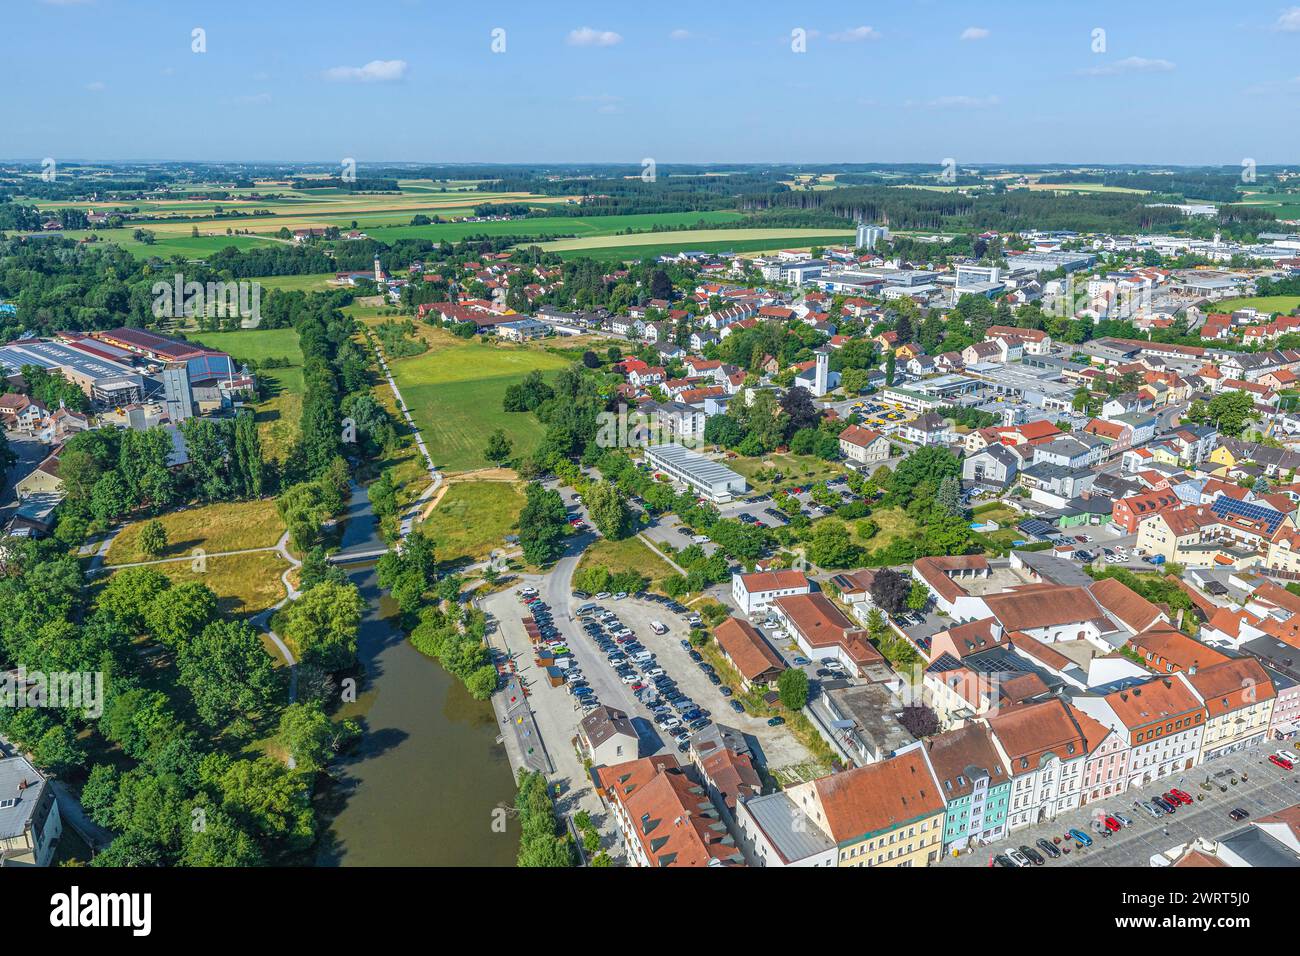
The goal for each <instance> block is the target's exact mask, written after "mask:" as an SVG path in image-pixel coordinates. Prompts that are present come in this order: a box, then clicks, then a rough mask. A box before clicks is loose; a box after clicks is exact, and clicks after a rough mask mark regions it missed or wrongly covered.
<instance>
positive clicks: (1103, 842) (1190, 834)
mask: <svg viewBox="0 0 1300 956" xmlns="http://www.w3.org/2000/svg"><path fill="white" fill-rule="evenodd" d="M1285 746H1286V745H1285V744H1281V743H1279V742H1277V741H1273V742H1271V743H1269V744H1267V745H1262V746H1257V747H1254V748H1252V749H1250V750H1248V751H1244V752H1243V753H1241V754H1232V755H1229V756H1226V757H1221V758H1219V759H1218V760H1213V761H1210V762H1209V763H1207V764H1202V765H1201V766H1199V767H1194V768H1193V769H1191V770H1188V771H1186V772H1184V773H1183V774H1181V775H1180V776H1177V777H1166V778H1165V779H1164V781H1163V784H1162V785H1161V784H1152V785H1151V786H1148V787H1144V788H1141V789H1139V790H1133V791H1128V792H1125V793H1121V794H1119V795H1118V796H1115V797H1112V798H1110V799H1104V800H1100V801H1098V802H1096V803H1090V804H1088V805H1086V806H1083V807H1080V808H1079V809H1078V810H1071V811H1069V812H1068V813H1065V814H1062V815H1061V816H1060V817H1058V818H1057V819H1056V820H1054V821H1051V822H1049V823H1044V824H1041V825H1039V826H1034V827H1029V828H1027V829H1024V830H1017V831H1016V832H1015V833H1013V834H1011V836H1010V837H1008V838H1006V839H1003V840H999V841H997V842H996V843H993V844H990V845H988V846H982V847H979V848H978V849H976V850H974V851H973V852H971V853H968V854H964V855H963V856H960V857H957V858H955V859H954V858H948V859H945V860H944V861H943V864H942V865H943V866H988V865H989V860H990V858H991V857H992V856H993V855H994V854H996V853H1003V852H1005V851H1006V850H1007V849H1010V848H1012V847H1018V846H1022V845H1026V844H1027V845H1029V846H1033V844H1034V842H1035V841H1036V840H1038V839H1039V838H1040V837H1045V838H1046V839H1048V840H1051V839H1052V838H1053V837H1058V836H1063V835H1064V834H1065V832H1066V831H1067V830H1069V829H1070V828H1071V827H1077V828H1078V829H1080V830H1082V831H1083V832H1085V833H1087V834H1088V835H1089V836H1091V837H1092V838H1093V846H1092V847H1091V848H1088V849H1085V850H1079V849H1074V850H1073V851H1072V852H1071V853H1070V855H1069V856H1064V857H1062V858H1061V859H1058V860H1050V861H1048V863H1047V866H1049V867H1050V866H1140V867H1145V866H1149V865H1150V859H1151V857H1152V855H1153V854H1156V853H1163V852H1165V851H1166V850H1168V849H1170V848H1171V847H1175V846H1181V845H1183V844H1186V843H1189V842H1191V840H1193V839H1194V838H1196V837H1206V838H1209V839H1219V838H1221V837H1223V836H1225V835H1227V834H1229V833H1233V832H1236V831H1237V830H1240V829H1241V828H1242V827H1244V826H1246V825H1248V824H1249V822H1250V821H1251V820H1254V819H1258V818H1259V817H1261V816H1264V815H1266V814H1269V813H1274V812H1276V811H1278V810H1281V809H1283V808H1284V807H1289V806H1293V805H1294V804H1296V803H1298V802H1300V776H1298V775H1297V774H1296V773H1295V772H1290V773H1288V772H1287V771H1285V770H1282V769H1280V768H1278V767H1275V766H1273V765H1272V764H1271V763H1269V762H1268V761H1267V759H1266V757H1267V755H1268V754H1270V753H1272V752H1273V751H1275V750H1278V749H1280V748H1283V747H1285ZM1224 770H1233V771H1238V772H1245V773H1246V774H1247V775H1248V777H1249V779H1248V780H1246V781H1240V782H1238V784H1237V785H1236V786H1232V785H1231V784H1229V785H1228V792H1227V793H1221V792H1220V791H1219V789H1218V787H1214V788H1213V789H1211V790H1209V791H1206V790H1203V789H1202V788H1201V786H1200V784H1201V782H1202V781H1203V780H1205V779H1206V777H1207V776H1212V775H1214V774H1217V773H1219V772H1221V771H1224ZM1170 787H1178V788H1179V789H1182V790H1185V791H1187V792H1188V793H1189V794H1191V795H1192V796H1193V797H1194V798H1203V799H1198V800H1197V802H1196V803H1195V804H1193V805H1192V806H1191V807H1180V808H1179V809H1178V811H1177V812H1176V813H1174V814H1173V815H1172V816H1164V817H1161V818H1160V820H1159V821H1156V820H1153V819H1152V818H1151V817H1150V816H1149V815H1148V814H1147V813H1146V812H1144V811H1142V810H1139V809H1138V808H1137V807H1135V806H1133V801H1134V800H1136V799H1139V798H1142V799H1149V798H1151V797H1154V796H1159V795H1160V794H1161V793H1164V792H1166V791H1168V790H1169V788H1170ZM1235 807H1240V808H1242V809H1243V810H1246V811H1247V812H1248V813H1249V814H1250V817H1249V818H1248V819H1246V820H1245V821H1243V822H1241V823H1236V822H1234V821H1233V820H1232V819H1231V818H1229V816H1228V811H1230V810H1232V809H1233V808H1235ZM1102 810H1104V811H1105V812H1107V813H1113V812H1115V811H1119V812H1120V813H1122V814H1124V815H1125V816H1126V817H1128V818H1129V819H1130V820H1131V821H1133V826H1131V827H1126V828H1125V829H1123V830H1121V831H1119V832H1118V833H1115V834H1112V835H1111V836H1109V837H1105V838H1103V837H1101V836H1099V835H1098V834H1096V833H1094V832H1093V831H1092V829H1091V823H1092V820H1093V817H1094V815H1095V814H1097V813H1098V812H1099V811H1102ZM1166 829H1167V830H1168V836H1166V835H1165V830H1166ZM1062 845H1064V844H1062Z"/></svg>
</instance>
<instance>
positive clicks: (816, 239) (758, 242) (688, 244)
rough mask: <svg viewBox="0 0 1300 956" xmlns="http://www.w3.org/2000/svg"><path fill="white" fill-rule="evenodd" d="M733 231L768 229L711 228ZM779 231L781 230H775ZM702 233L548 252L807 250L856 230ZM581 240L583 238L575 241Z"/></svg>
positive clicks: (594, 255)
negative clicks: (759, 235)
mask: <svg viewBox="0 0 1300 956" xmlns="http://www.w3.org/2000/svg"><path fill="white" fill-rule="evenodd" d="M720 231H721V232H724V233H733V234H734V235H737V236H740V235H744V234H745V233H747V232H748V233H753V232H766V231H769V230H761V229H736V230H716V229H715V230H708V232H709V233H710V234H715V233H718V232H720ZM775 231H777V232H780V230H775ZM665 235H678V236H681V237H682V238H680V239H678V240H676V241H672V242H668V241H665V239H664V236H665ZM698 235H700V232H694V233H686V232H682V233H675V234H674V233H667V234H665V233H656V234H655V236H654V239H655V242H653V243H636V244H632V243H625V244H623V245H610V246H604V247H598V246H586V247H575V248H570V249H554V250H548V251H554V252H558V253H559V255H560V256H561V257H563V258H565V259H582V258H587V259H606V260H610V261H619V260H627V259H644V258H654V257H656V256H671V255H676V254H677V253H679V252H686V251H697V252H749V253H761V252H774V251H776V250H778V249H807V248H810V247H812V246H833V245H839V244H842V243H844V242H845V241H846V240H850V239H852V236H853V233H851V232H846V233H837V234H833V235H827V234H825V233H813V234H811V235H806V236H792V235H790V234H789V233H786V232H782V233H781V235H780V236H779V237H778V238H774V239H736V240H731V241H719V240H700V239H696V238H691V236H698ZM610 238H618V239H629V238H636V237H624V236H619V237H610ZM572 241H575V242H576V241H581V240H572Z"/></svg>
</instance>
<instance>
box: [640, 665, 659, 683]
mask: <svg viewBox="0 0 1300 956" xmlns="http://www.w3.org/2000/svg"><path fill="white" fill-rule="evenodd" d="M642 676H643V677H649V678H650V679H651V680H653V679H654V678H656V677H663V676H664V669H663V668H662V667H652V668H650V669H649V670H648V671H646V672H645V673H644V674H643V675H642Z"/></svg>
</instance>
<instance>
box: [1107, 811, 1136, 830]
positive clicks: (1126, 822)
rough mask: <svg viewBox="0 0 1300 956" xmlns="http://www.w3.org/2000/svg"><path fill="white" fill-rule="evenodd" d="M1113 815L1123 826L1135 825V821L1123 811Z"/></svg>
mask: <svg viewBox="0 0 1300 956" xmlns="http://www.w3.org/2000/svg"><path fill="white" fill-rule="evenodd" d="M1111 816H1112V817H1114V818H1115V819H1116V820H1118V821H1119V825H1120V826H1122V827H1131V826H1132V825H1133V821H1132V820H1130V819H1129V818H1128V817H1126V816H1124V814H1122V813H1112V814H1111Z"/></svg>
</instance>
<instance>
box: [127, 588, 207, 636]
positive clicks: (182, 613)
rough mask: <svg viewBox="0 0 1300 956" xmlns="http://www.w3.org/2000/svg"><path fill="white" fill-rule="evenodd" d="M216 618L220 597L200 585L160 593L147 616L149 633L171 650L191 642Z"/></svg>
mask: <svg viewBox="0 0 1300 956" xmlns="http://www.w3.org/2000/svg"><path fill="white" fill-rule="evenodd" d="M216 618H217V596H216V595H215V594H213V593H212V590H211V589H210V588H209V587H208V586H207V585H205V584H200V583H199V582H197V581H186V582H184V583H182V584H177V585H175V586H173V587H170V588H167V589H166V590H165V591H160V592H159V593H158V595H157V596H156V597H155V598H154V599H153V601H152V602H151V603H150V605H149V607H148V608H147V609H146V610H145V612H144V622H145V626H146V627H147V628H148V629H149V633H151V634H152V635H153V636H154V637H156V638H157V639H158V640H160V641H162V642H163V643H164V644H166V645H168V646H169V647H178V646H179V645H180V644H182V643H183V642H185V641H188V640H190V639H191V638H192V637H194V635H196V634H198V633H199V631H201V630H202V629H203V628H204V627H206V626H207V625H208V624H209V623H211V622H212V621H214V620H216Z"/></svg>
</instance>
